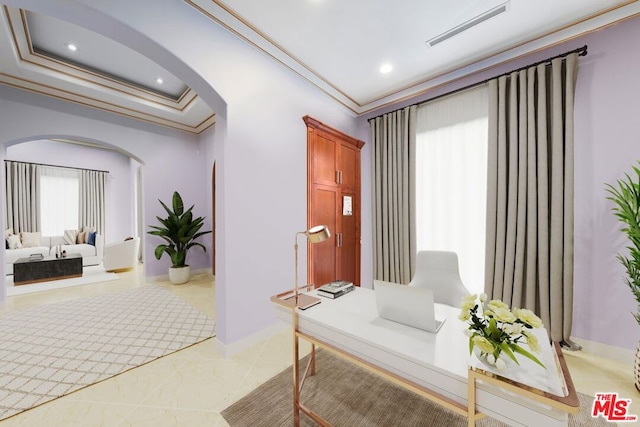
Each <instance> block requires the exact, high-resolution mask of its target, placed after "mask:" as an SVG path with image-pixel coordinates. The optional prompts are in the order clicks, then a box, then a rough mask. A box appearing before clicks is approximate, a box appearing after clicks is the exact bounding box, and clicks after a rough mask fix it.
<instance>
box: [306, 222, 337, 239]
mask: <svg viewBox="0 0 640 427" xmlns="http://www.w3.org/2000/svg"><path fill="white" fill-rule="evenodd" d="M305 234H306V235H307V238H308V239H309V242H311V243H320V242H323V241H325V240H327V239H328V238H329V237H331V232H330V231H329V227H327V226H326V225H316V226H314V227H311V228H310V229H308V230H307V231H306V232H305Z"/></svg>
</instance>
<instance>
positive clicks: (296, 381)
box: [292, 308, 300, 427]
mask: <svg viewBox="0 0 640 427" xmlns="http://www.w3.org/2000/svg"><path fill="white" fill-rule="evenodd" d="M292 320H293V322H292V323H293V425H294V426H295V427H299V426H300V370H299V366H298V365H299V357H300V354H299V353H300V348H299V341H298V309H297V308H294V309H293V319H292Z"/></svg>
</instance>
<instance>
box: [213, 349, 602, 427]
mask: <svg viewBox="0 0 640 427" xmlns="http://www.w3.org/2000/svg"><path fill="white" fill-rule="evenodd" d="M316 358H317V359H316V360H317V362H316V363H317V371H316V375H315V376H313V377H309V378H307V380H306V381H305V385H304V388H303V389H302V394H301V401H302V403H304V404H306V405H307V406H308V407H309V408H310V409H313V410H314V411H315V412H317V413H318V414H320V415H321V416H323V417H324V418H326V419H327V420H328V421H329V422H330V423H331V425H334V426H349V427H372V426H384V427H393V426H402V427H405V426H416V427H417V426H429V427H430V426H433V427H465V426H467V418H466V417H463V416H462V415H458V414H456V413H454V412H452V411H449V410H448V409H446V408H443V407H441V406H439V405H437V404H435V403H432V402H430V401H428V400H427V399H424V398H422V397H420V396H418V395H417V394H414V393H412V392H410V391H408V390H406V389H404V388H401V387H400V386H397V385H395V384H393V383H391V382H389V381H386V380H384V379H382V378H380V377H378V376H377V375H375V374H372V373H370V372H368V371H366V370H364V369H363V368H360V367H357V366H355V365H352V364H350V363H349V362H346V361H344V360H343V359H340V358H337V357H335V356H332V355H331V354H329V353H328V352H327V351H319V352H318V353H317V354H316ZM305 360H306V359H305ZM303 366H306V363H305V364H304V365H303ZM292 381H293V377H292V373H291V368H289V369H285V370H284V371H282V372H281V373H279V374H278V375H276V376H275V377H273V378H271V379H270V380H269V381H267V382H266V383H264V384H262V385H261V386H260V387H258V388H257V389H255V390H254V391H252V392H251V393H249V394H248V395H247V396H245V397H243V398H242V399H240V400H239V401H237V402H236V403H234V404H233V405H231V406H229V407H228V408H226V409H225V410H223V411H222V416H223V417H224V419H225V420H226V421H227V423H229V425H230V426H231V427H285V426H291V425H293V403H292V402H293V400H292V399H293V398H292V394H293V393H292V385H293V383H292ZM578 395H579V398H580V413H578V414H577V415H573V414H570V415H569V426H570V427H575V426H610V425H612V424H609V423H607V422H606V421H605V420H604V419H603V418H597V419H594V418H592V417H591V415H590V409H591V404H592V402H593V397H592V396H587V395H585V394H581V393H578ZM300 425H302V426H305V427H311V426H315V425H316V423H314V422H313V421H312V420H311V419H310V418H308V417H306V416H305V415H303V414H301V416H300ZM476 426H479V427H506V424H504V423H501V422H500V421H497V420H495V419H493V418H491V417H485V418H482V419H481V420H479V421H477V422H476Z"/></svg>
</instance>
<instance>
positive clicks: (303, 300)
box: [283, 294, 321, 310]
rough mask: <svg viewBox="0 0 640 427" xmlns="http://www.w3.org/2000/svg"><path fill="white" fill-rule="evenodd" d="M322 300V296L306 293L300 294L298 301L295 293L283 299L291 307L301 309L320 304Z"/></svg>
mask: <svg viewBox="0 0 640 427" xmlns="http://www.w3.org/2000/svg"><path fill="white" fill-rule="evenodd" d="M320 301H321V300H320V298H316V297H312V296H310V295H306V294H298V301H296V296H295V295H292V296H291V297H289V298H287V299H284V300H283V302H284V303H285V304H286V305H288V306H291V307H298V308H299V309H300V310H306V309H307V308H309V307H313V306H314V305H316V304H320Z"/></svg>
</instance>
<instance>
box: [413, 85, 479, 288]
mask: <svg viewBox="0 0 640 427" xmlns="http://www.w3.org/2000/svg"><path fill="white" fill-rule="evenodd" d="M417 116H418V117H417V136H416V214H417V216H416V233H417V236H416V237H417V239H416V246H417V249H418V250H427V249H431V250H449V251H454V252H456V253H457V254H458V261H459V263H460V275H461V277H462V281H463V283H464V284H465V286H466V287H467V289H468V290H469V291H470V292H471V293H477V292H483V290H484V258H485V257H484V253H485V229H486V224H485V218H486V212H485V210H486V187H487V139H488V98H487V90H486V87H485V86H482V87H479V88H474V89H471V90H468V91H465V92H463V93H459V94H455V95H452V96H448V97H446V98H443V99H439V100H435V101H433V102H429V103H426V104H423V105H422V106H420V107H419V108H418V113H417Z"/></svg>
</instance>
